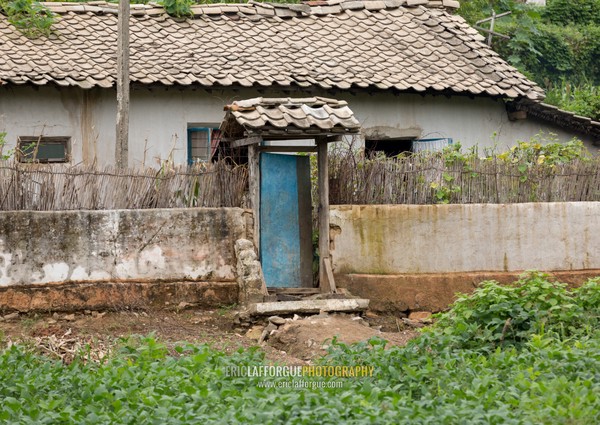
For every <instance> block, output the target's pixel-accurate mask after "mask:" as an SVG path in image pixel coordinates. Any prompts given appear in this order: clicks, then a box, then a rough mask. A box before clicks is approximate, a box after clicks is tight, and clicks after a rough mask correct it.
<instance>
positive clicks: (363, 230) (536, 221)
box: [331, 202, 600, 310]
mask: <svg viewBox="0 0 600 425" xmlns="http://www.w3.org/2000/svg"><path fill="white" fill-rule="evenodd" d="M331 226H332V231H331V233H332V258H333V268H334V274H335V276H336V282H339V284H340V286H342V287H347V288H349V289H350V290H351V292H352V293H355V294H357V295H362V296H366V297H368V298H371V299H372V301H373V302H372V304H373V307H374V308H375V309H392V310H415V309H416V310H420V309H426V310H440V309H443V308H445V307H446V306H447V305H448V304H449V303H450V302H452V300H453V298H454V293H455V292H457V291H460V292H466V291H469V290H472V289H473V288H474V287H475V286H476V285H477V283H478V282H480V281H482V280H486V279H496V280H500V281H511V280H513V279H514V278H515V277H516V276H517V275H518V274H519V272H521V271H524V270H530V269H537V270H542V271H562V272H565V271H566V272H568V273H562V275H561V276H562V277H561V278H564V279H565V280H566V281H567V282H569V283H579V282H581V281H582V280H584V279H585V278H586V277H590V276H596V275H600V255H598V253H600V202H573V203H531V204H505V205H494V204H485V205H484V204H472V205H398V206H391V205H371V206H335V207H332V211H331ZM582 270H583V271H584V272H579V271H582Z"/></svg>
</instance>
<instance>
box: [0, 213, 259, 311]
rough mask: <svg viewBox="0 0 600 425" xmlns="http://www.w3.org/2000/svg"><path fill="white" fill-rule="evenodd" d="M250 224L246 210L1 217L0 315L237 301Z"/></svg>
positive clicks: (8, 215)
mask: <svg viewBox="0 0 600 425" xmlns="http://www.w3.org/2000/svg"><path fill="white" fill-rule="evenodd" d="M251 220H252V217H251V214H250V213H249V212H247V211H245V210H243V209H239V208H190V209H154V210H111V211H59V212H31V211H15V212H0V310H15V309H16V310H23V311H25V310H68V309H73V308H75V309H77V308H81V309H84V308H88V309H93V308H111V307H112V308H118V307H119V306H121V307H123V306H137V307H142V306H143V305H144V304H148V303H150V302H152V303H157V302H162V303H163V305H164V303H167V304H170V303H177V302H180V301H186V302H189V303H193V302H197V303H200V304H205V305H206V304H208V305H223V304H231V303H235V302H237V301H238V283H237V281H236V279H237V271H236V270H237V259H236V256H235V241H236V240H237V239H240V238H249V237H250V238H251V235H249V233H248V232H249V229H252V225H251ZM250 231H251V230H250ZM125 284H127V285H125Z"/></svg>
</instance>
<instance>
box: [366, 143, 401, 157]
mask: <svg viewBox="0 0 600 425" xmlns="http://www.w3.org/2000/svg"><path fill="white" fill-rule="evenodd" d="M412 144H413V142H412V140H410V139H409V140H402V139H392V140H389V139H388V140H365V153H366V154H367V156H368V157H373V156H375V155H377V153H379V152H383V154H384V155H385V156H388V157H392V156H397V155H400V154H401V153H404V152H411V151H412Z"/></svg>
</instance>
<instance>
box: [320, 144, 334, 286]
mask: <svg viewBox="0 0 600 425" xmlns="http://www.w3.org/2000/svg"><path fill="white" fill-rule="evenodd" d="M316 142H317V146H318V148H317V149H318V152H317V155H318V158H317V165H318V176H319V211H318V213H319V286H320V288H321V292H335V283H334V282H333V278H332V276H333V275H332V274H331V271H330V270H331V263H330V261H331V259H330V257H329V171H328V168H327V138H318V139H317V140H316ZM328 271H329V273H328Z"/></svg>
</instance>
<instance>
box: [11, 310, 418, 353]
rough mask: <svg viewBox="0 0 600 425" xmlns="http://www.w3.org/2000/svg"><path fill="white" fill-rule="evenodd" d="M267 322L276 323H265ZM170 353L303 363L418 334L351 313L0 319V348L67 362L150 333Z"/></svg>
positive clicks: (386, 319) (392, 321) (388, 319)
mask: <svg viewBox="0 0 600 425" xmlns="http://www.w3.org/2000/svg"><path fill="white" fill-rule="evenodd" d="M272 322H276V324H275V323H272ZM149 334H154V335H155V337H156V338H157V339H158V340H159V341H162V342H163V343H166V344H167V346H169V347H172V346H174V345H175V344H176V343H177V342H189V343H206V344H209V345H211V346H213V347H215V348H217V349H220V350H224V351H227V352H231V351H234V350H237V349H238V348H240V347H244V348H249V347H252V346H256V345H260V346H261V349H262V350H264V352H265V354H266V358H267V360H268V361H270V362H277V363H284V364H306V363H310V362H311V360H313V359H314V358H316V357H318V356H321V355H323V354H325V352H326V349H327V347H328V346H329V344H330V341H331V339H332V338H333V337H334V336H335V337H337V340H338V341H341V342H345V343H353V342H358V341H364V340H368V339H369V338H371V337H373V336H379V337H381V338H383V339H386V340H388V341H389V343H390V345H403V344H406V342H407V341H408V340H409V339H411V338H413V337H414V336H416V334H417V331H416V330H415V329H414V328H413V327H411V326H407V325H406V323H405V322H403V321H402V320H400V319H399V318H396V317H394V316H380V315H377V314H374V313H371V312H367V313H366V314H363V315H362V316H360V315H356V314H341V313H339V314H336V313H331V314H326V313H321V314H319V315H306V316H298V315H288V316H283V317H278V318H272V319H271V321H269V319H268V318H258V319H252V320H248V319H240V314H239V312H238V311H237V310H236V309H235V308H234V307H231V308H221V309H218V310H194V309H185V308H182V309H174V310H153V311H121V312H96V311H86V312H81V313H73V314H64V313H63V314H56V313H55V314H16V313H13V314H10V315H5V316H2V315H1V314H0V345H6V344H10V343H16V342H21V343H25V344H33V345H34V346H36V347H37V348H38V349H39V351H41V352H44V353H46V354H48V355H50V356H54V357H58V358H61V359H63V360H64V361H69V360H70V359H71V358H72V357H73V355H74V354H75V352H76V351H77V350H79V349H81V348H85V347H87V348H88V350H89V351H90V353H91V356H92V357H94V358H102V357H104V356H105V355H107V354H108V353H109V352H110V350H111V348H112V347H114V346H115V344H116V343H117V342H118V341H119V339H120V338H126V337H128V336H130V335H149Z"/></svg>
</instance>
